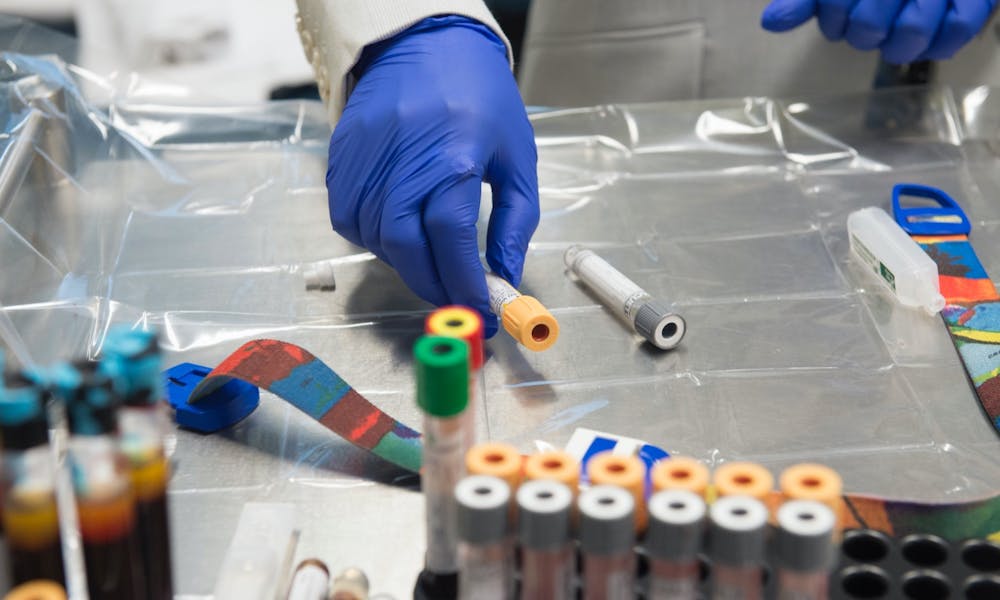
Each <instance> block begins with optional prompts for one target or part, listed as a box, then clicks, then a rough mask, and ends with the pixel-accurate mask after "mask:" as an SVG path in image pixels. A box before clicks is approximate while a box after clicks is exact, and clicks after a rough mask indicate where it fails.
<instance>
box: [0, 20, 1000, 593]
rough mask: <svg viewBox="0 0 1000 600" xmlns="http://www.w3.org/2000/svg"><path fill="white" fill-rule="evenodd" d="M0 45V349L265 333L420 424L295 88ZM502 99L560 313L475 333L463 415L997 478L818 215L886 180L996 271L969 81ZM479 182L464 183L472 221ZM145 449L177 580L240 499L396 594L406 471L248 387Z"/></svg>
mask: <svg viewBox="0 0 1000 600" xmlns="http://www.w3.org/2000/svg"><path fill="white" fill-rule="evenodd" d="M27 33H28V32H25V35H26V34H27ZM22 37H24V36H22ZM15 39H17V36H15ZM26 39H28V40H30V39H31V38H30V36H27V38H26ZM7 47H8V48H13V49H14V50H24V51H26V52H27V53H12V52H9V53H7V54H4V55H3V56H2V63H0V68H2V70H3V79H2V83H0V102H2V103H3V105H4V106H5V107H7V108H8V110H7V111H6V112H5V114H6V115H7V116H6V118H5V122H4V133H3V134H0V147H2V149H3V150H2V159H0V165H2V167H0V168H2V176H0V182H2V186H4V187H3V190H4V192H5V193H4V194H3V195H2V196H0V346H2V347H3V349H4V350H5V351H6V353H7V355H8V360H9V361H10V362H12V363H13V364H14V365H15V366H16V365H18V364H26V363H29V362H32V361H34V362H38V363H43V364H44V363H48V362H51V361H54V360H57V359H62V358H67V357H73V356H81V355H89V356H95V355H96V354H97V353H98V352H99V351H100V348H101V345H102V340H103V339H104V336H105V332H106V331H107V330H108V328H109V327H110V326H112V325H114V324H122V323H124V324H133V325H135V324H138V325H141V326H144V327H153V328H156V329H158V330H159V331H160V332H161V334H162V344H163V346H164V348H165V350H166V353H167V356H166V358H167V364H168V365H170V364H174V363H176V362H181V361H191V362H197V363H202V364H207V365H213V364H215V363H216V362H218V361H219V360H220V359H221V358H223V357H224V356H226V355H227V354H228V353H229V352H231V351H232V350H234V349H235V348H236V347H237V346H239V345H240V344H241V343H243V342H245V341H247V340H250V339H253V338H257V337H273V338H279V339H284V340H288V341H291V342H294V343H296V344H299V345H301V346H304V347H306V348H308V349H309V350H310V351H312V352H313V353H314V354H316V355H317V356H318V357H320V358H321V359H323V360H324V361H325V362H327V363H328V364H330V365H331V366H332V367H333V368H334V369H336V370H337V371H338V373H340V374H341V375H342V376H343V377H344V378H345V379H346V380H347V381H348V382H350V383H351V384H352V385H353V386H354V387H355V388H356V389H358V390H359V391H360V392H361V393H362V394H363V395H365V396H366V397H367V398H369V399H370V400H372V401H373V402H375V403H377V404H379V405H380V406H382V407H383V408H384V409H385V410H387V411H388V412H390V413H391V414H393V415H395V416H398V417H399V418H400V419H402V420H404V421H406V422H408V423H410V424H413V425H417V424H419V423H420V419H419V413H418V410H417V408H416V406H415V404H414V393H413V387H414V381H413V377H412V373H411V371H412V368H411V359H410V354H411V348H412V344H413V342H414V340H415V339H416V338H417V336H418V335H419V334H420V332H421V330H422V321H423V319H424V317H425V315H426V314H427V312H428V310H429V309H430V308H431V307H429V306H428V305H426V304H423V303H422V302H420V301H419V300H418V299H416V298H415V297H414V296H413V295H412V294H411V293H410V292H409V291H407V289H406V288H405V286H404V285H403V284H402V282H401V281H400V279H399V278H398V277H397V276H396V275H395V274H394V273H393V272H392V271H391V270H390V269H389V268H388V267H386V266H384V265H382V264H380V263H379V262H378V261H377V260H375V259H374V258H373V257H372V256H371V255H370V254H367V253H365V252H363V251H362V250H360V249H358V248H356V247H352V246H350V245H349V244H347V243H346V242H344V241H343V240H341V239H340V238H339V237H338V236H337V235H336V234H334V233H333V232H332V231H331V228H330V224H329V219H328V215H327V207H326V191H325V184H324V173H325V166H326V165H325V160H326V147H327V141H328V136H329V126H328V124H327V123H326V122H325V117H324V113H323V110H322V107H321V106H320V105H319V104H312V103H297V102H293V103H272V104H267V105H261V106H253V107H244V108H232V107H229V108H220V107H205V108H192V107H183V108H181V107H176V106H171V105H164V104H156V103H151V102H149V101H146V100H143V99H142V98H140V99H138V100H137V99H136V98H135V96H134V95H130V94H129V93H127V92H126V93H118V94H117V95H116V96H115V97H114V99H113V101H112V102H111V103H110V104H107V105H105V104H103V103H101V102H97V101H95V100H93V99H90V96H87V97H85V96H84V94H83V92H82V91H81V90H82V86H83V82H84V81H87V82H88V85H94V84H95V83H96V84H100V83H101V82H100V81H99V80H97V78H95V77H93V76H92V75H89V74H86V73H82V72H80V71H79V70H78V69H75V68H73V67H72V66H70V65H69V64H67V63H65V62H62V61H61V60H60V59H59V58H57V57H55V56H33V55H31V54H32V53H33V52H35V49H33V48H32V45H31V44H29V43H23V44H21V45H20V46H18V45H8V46H7ZM65 56H66V55H64V57H65ZM138 95H139V96H142V94H138ZM533 124H534V127H535V131H536V134H537V138H538V144H539V176H540V183H541V202H542V211H543V214H542V220H541V225H540V227H539V229H538V232H537V234H536V235H535V237H534V239H533V243H532V247H531V252H530V255H529V257H528V262H527V265H526V269H525V277H524V284H523V286H522V289H523V291H525V292H527V293H531V294H532V295H535V296H537V297H538V298H539V299H541V300H542V301H543V302H544V303H545V304H546V305H547V306H548V307H549V308H550V309H551V310H552V312H553V313H554V314H555V316H556V317H557V318H558V319H559V321H560V325H561V331H562V337H561V339H560V340H559V342H558V343H557V344H556V346H555V347H553V348H552V349H551V350H549V351H547V352H544V353H538V354H534V353H530V352H528V351H526V350H524V349H523V348H520V347H518V346H517V345H516V344H515V343H514V342H513V341H512V340H511V339H510V338H509V337H507V336H506V335H505V334H502V333H501V334H500V335H498V336H497V337H496V338H494V339H493V340H491V341H490V342H489V343H488V355H489V357H488V362H487V365H486V369H485V376H486V385H487V391H486V406H487V411H486V414H487V417H486V422H485V423H480V429H481V430H486V431H488V432H489V435H490V437H491V438H493V439H496V440H505V441H509V442H512V443H514V444H517V445H518V446H520V448H521V449H522V450H524V451H529V450H531V449H532V448H534V447H536V446H537V445H544V444H551V445H554V446H560V445H562V444H564V443H565V442H566V441H567V440H568V438H569V436H570V435H571V434H572V432H573V430H574V428H576V427H589V428H593V429H598V430H603V431H609V432H613V433H619V434H623V435H628V436H631V437H637V438H641V439H644V440H647V441H649V442H651V443H654V444H657V445H659V446H661V447H663V448H665V449H667V450H668V451H670V452H672V453H681V454H686V455H691V456H694V457H696V458H699V459H701V460H704V461H708V462H709V463H713V464H718V463H720V462H722V461H726V460H732V459H745V460H755V461H760V462H762V463H764V464H765V465H767V466H768V467H770V468H771V469H773V470H775V471H777V470H778V469H781V468H782V467H784V466H787V465H789V464H792V463H795V462H799V461H804V460H808V461H819V462H823V463H826V464H829V465H830V466H832V467H834V468H836V469H838V470H839V471H840V473H841V474H842V475H843V476H844V478H845V482H846V487H847V489H848V490H849V491H855V492H865V493H874V494H882V495H887V496H892V497H898V498H911V499H915V500H926V501H946V500H948V501H955V500H963V499H973V498H979V497H982V496H985V495H989V494H992V493H996V492H997V491H998V490H1000V464H998V462H997V459H996V457H997V456H998V450H1000V439H998V438H997V435H996V433H995V432H994V431H993V428H992V427H991V426H990V425H989V424H988V423H987V422H986V420H985V419H984V417H983V415H982V413H981V411H980V409H979V406H978V404H977V402H976V400H975V398H974V396H973V393H972V391H971V388H970V387H969V385H968V383H967V381H966V378H965V374H964V371H963V369H962V366H961V363H960V362H959V360H958V358H957V355H956V353H955V350H954V348H953V346H952V344H951V342H950V340H949V337H948V334H947V332H946V330H945V327H944V325H943V323H942V322H941V320H940V319H937V318H930V317H927V316H926V315H924V314H922V313H920V312H918V311H914V310H910V309H906V308H903V307H901V306H898V305H897V304H895V303H894V301H893V298H892V296H891V295H890V294H889V293H888V292H886V291H884V290H883V289H882V288H881V287H880V286H879V284H878V283H877V282H876V281H875V280H874V279H872V278H870V277H869V275H868V274H867V273H865V272H864V271H863V270H862V269H861V268H860V267H859V266H858V265H857V264H855V263H854V262H852V260H851V259H850V257H849V254H848V246H847V243H846V236H845V233H846V225H845V221H846V217H847V215H848V213H849V212H851V211H852V210H854V209H856V208H860V207H864V206H871V205H875V206H881V207H883V208H887V207H888V202H889V194H890V191H891V187H892V185H893V184H894V183H897V182H902V181H909V182H917V183H926V184H931V185H934V186H937V187H940V188H942V189H944V190H945V191H947V192H948V193H950V194H951V195H952V196H953V197H955V198H956V199H957V200H958V201H959V203H960V204H961V205H962V206H963V207H964V208H965V210H966V211H967V212H968V214H969V215H970V218H971V219H972V221H973V224H974V225H973V233H972V240H973V244H974V246H975V247H976V249H977V251H978V253H979V255H980V257H981V258H982V259H983V262H984V263H985V265H986V267H987V270H988V271H991V272H992V273H993V274H994V276H996V275H997V274H1000V235H998V234H1000V175H998V173H1000V169H998V167H1000V92H998V91H997V90H991V89H987V88H977V89H972V90H949V89H924V88H917V89H898V90H886V91H881V92H877V93H872V94H869V95H852V96H829V97H821V98H801V99H789V100H774V99H768V98H747V99H739V100H719V101H701V102H690V103H671V104H656V105H642V106H606V107H596V108H589V109H578V110H566V111H542V112H538V113H536V114H535V115H534V116H533ZM9 190H12V191H9ZM8 191H9V193H8ZM488 208H489V196H488V188H484V202H483V209H484V210H483V217H482V218H483V221H484V222H485V219H486V218H487V216H488ZM572 243H582V244H585V245H587V246H589V247H592V248H594V249H596V250H597V251H599V252H600V253H601V255H602V256H604V257H605V258H606V259H607V260H609V261H610V262H611V263H612V264H614V265H615V266H617V267H618V268H619V269H621V270H622V271H623V272H625V273H626V274H627V275H628V276H630V277H631V278H633V279H634V280H635V281H636V282H638V283H639V284H640V285H642V286H643V287H645V288H646V289H647V290H648V291H650V292H651V293H653V294H654V295H656V296H659V297H662V298H666V299H668V300H669V301H672V302H674V303H675V308H676V310H677V311H678V312H680V313H681V314H682V315H683V316H684V317H685V318H686V320H687V322H688V327H689V329H688V334H687V337H686V338H685V339H684V341H683V343H682V345H681V346H680V348H678V349H677V350H675V351H673V352H669V353H662V352H658V351H655V350H653V349H651V348H649V347H648V346H646V345H643V344H642V343H641V341H640V340H639V339H638V338H637V337H634V336H633V335H631V334H630V333H629V331H628V330H627V329H626V328H625V327H624V326H623V325H622V324H621V323H620V322H618V321H616V320H615V319H614V317H613V316H612V315H611V314H610V313H609V312H608V311H606V310H605V309H603V308H602V307H601V306H599V305H598V303H597V302H596V300H595V299H594V298H593V297H592V296H589V295H588V294H587V293H586V292H585V291H584V290H583V289H582V288H581V287H579V286H578V285H577V284H575V283H574V282H573V281H571V280H570V279H569V278H567V276H566V275H565V273H564V268H563V265H562V253H563V251H564V249H565V248H566V247H567V246H568V245H570V244H572ZM327 260H332V261H333V265H334V269H335V271H336V277H337V288H336V291H334V292H316V291H307V290H306V286H305V283H304V277H303V273H304V272H305V270H306V269H308V268H309V267H310V266H313V265H314V264H316V263H318V262H320V261H327ZM994 280H995V281H996V279H994ZM174 458H175V460H176V461H177V469H176V473H175V475H174V477H173V480H172V483H171V486H170V499H171V510H172V512H171V514H172V518H173V523H174V531H173V535H174V540H175V546H174V548H175V564H176V581H177V588H178V591H179V592H181V593H183V594H186V595H193V596H198V595H204V594H208V593H210V592H211V589H212V585H213V582H214V579H215V574H216V572H217V570H218V567H219V564H220V562H221V559H222V555H223V553H224V551H225V548H226V546H227V545H228V543H229V538H230V536H231V535H232V532H233V530H234V528H235V525H236V521H237V519H238V516H239V512H240V509H241V507H242V505H243V504H244V503H245V502H247V501H288V502H293V503H295V504H296V507H297V511H298V513H297V514H298V519H299V525H300V527H301V528H302V537H301V539H300V542H299V546H298V558H299V559H301V558H305V557H309V556H317V557H320V558H322V559H323V560H325V561H326V562H327V563H328V564H330V565H331V567H332V570H334V571H337V570H339V569H340V568H343V567H346V566H349V565H356V566H359V567H361V568H362V569H364V570H365V571H366V572H367V573H368V574H369V577H370V578H371V580H372V584H373V589H374V591H376V592H388V593H391V594H394V595H396V596H397V597H407V596H408V595H409V590H410V589H411V588H412V583H413V581H414V579H415V576H416V573H417V571H418V570H419V568H420V565H421V562H422V544H421V542H420V540H421V536H422V531H421V525H420V523H421V522H422V520H421V518H420V512H421V510H422V501H421V498H420V496H419V494H417V493H415V491H414V483H415V479H414V478H413V477H412V476H407V475H406V474H405V473H402V472H400V471H397V470H396V469H395V468H393V467H391V466H388V465H386V464H383V463H381V462H379V461H377V460H376V459H374V458H372V457H369V456H366V455H364V454H363V453H361V451H359V450H357V449H355V448H354V447H352V446H350V445H349V444H348V443H346V442H344V441H342V440H340V439H336V438H335V437H333V436H332V435H331V434H330V433H329V432H327V431H326V430H325V429H323V428H322V427H321V426H320V425H318V424H316V423H314V422H311V421H310V420H309V419H308V418H307V417H305V416H304V415H303V414H301V413H299V412H298V411H297V410H295V409H293V408H290V407H289V406H287V405H285V404H283V403H281V402H280V401H279V400H277V399H275V398H274V397H273V396H270V395H267V394H265V395H264V397H263V398H262V402H261V406H260V408H259V409H258V410H257V411H256V412H255V413H254V414H253V415H252V416H251V417H250V418H249V419H247V420H246V421H244V422H242V423H240V424H239V425H237V426H236V427H234V428H232V429H230V430H227V431H225V432H223V433H220V434H217V435H212V436H201V435H197V434H193V433H189V432H183V431H182V432H179V433H178V440H177V447H176V452H175V454H174ZM403 542H411V543H403Z"/></svg>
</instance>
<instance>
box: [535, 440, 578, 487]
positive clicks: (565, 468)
mask: <svg viewBox="0 0 1000 600" xmlns="http://www.w3.org/2000/svg"><path fill="white" fill-rule="evenodd" d="M524 478H525V479H527V480H529V481H532V480H535V479H551V480H555V481H558V482H559V483H562V484H565V485H566V486H567V487H568V488H569V489H570V490H571V491H572V492H573V493H574V494H576V492H577V487H578V486H579V484H580V463H579V462H577V460H576V458H574V457H573V456H572V455H571V454H569V453H568V452H563V451H562V450H551V451H548V452H539V453H538V454H532V455H531V456H529V457H528V459H527V460H525V461H524Z"/></svg>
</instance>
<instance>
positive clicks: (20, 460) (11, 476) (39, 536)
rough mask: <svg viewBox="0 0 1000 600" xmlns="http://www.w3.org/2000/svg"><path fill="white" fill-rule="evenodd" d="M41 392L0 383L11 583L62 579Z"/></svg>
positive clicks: (21, 381) (20, 383)
mask: <svg viewBox="0 0 1000 600" xmlns="http://www.w3.org/2000/svg"><path fill="white" fill-rule="evenodd" d="M45 395H46V394H45V392H43V390H42V389H41V388H40V387H39V386H37V385H36V384H34V383H33V382H31V381H29V380H28V379H26V378H24V377H21V376H14V377H11V378H9V379H8V380H7V382H6V385H3V386H0V438H2V441H3V454H2V459H0V465H2V470H3V475H2V482H3V487H2V496H0V497H2V499H3V503H2V514H3V530H4V532H5V533H6V536H7V551H8V555H9V556H8V558H9V564H10V569H11V577H12V583H13V584H14V585H17V584H21V583H26V582H28V581H32V580H39V579H44V580H49V581H53V582H57V583H59V584H60V585H62V584H64V583H65V571H64V570H63V555H62V536H61V535H60V532H59V515H58V510H57V508H56V476H55V463H54V460H53V455H52V451H51V448H50V446H49V427H48V420H47V419H46V410H45Z"/></svg>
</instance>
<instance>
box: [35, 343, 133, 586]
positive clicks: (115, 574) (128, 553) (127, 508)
mask: <svg viewBox="0 0 1000 600" xmlns="http://www.w3.org/2000/svg"><path fill="white" fill-rule="evenodd" d="M54 375H55V382H56V385H57V387H58V393H59V395H60V396H61V397H62V399H63V401H64V402H65V403H66V414H67V417H68V422H69V432H70V439H69V463H70V472H71V473H72V480H73V491H74V494H75V496H76V509H77V515H78V517H79V521H80V538H81V540H82V542H83V557H84V562H85V564H86V574H87V588H88V593H89V595H90V597H91V598H100V599H101V600H132V599H134V598H143V597H145V590H146V587H145V582H144V579H143V572H142V553H141V549H140V547H139V532H138V530H137V528H136V506H135V496H134V494H133V492H132V482H131V477H130V469H129V466H128V461H127V459H126V458H125V456H124V455H123V454H122V452H121V449H120V447H119V445H118V443H117V433H118V415H117V410H118V406H119V402H120V401H119V399H118V397H117V396H116V395H115V394H114V390H113V387H112V383H111V380H110V378H109V377H108V376H107V374H105V373H102V372H99V371H98V370H97V365H96V364H95V363H77V364H74V365H73V366H69V365H60V366H59V367H57V369H56V370H55V371H54Z"/></svg>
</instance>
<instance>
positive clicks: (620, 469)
mask: <svg viewBox="0 0 1000 600" xmlns="http://www.w3.org/2000/svg"><path fill="white" fill-rule="evenodd" d="M587 478H588V479H589V480H590V484H591V485H616V486H618V487H620V488H624V489H625V490H628V493H630V494H632V500H634V501H635V509H634V514H635V530H636V532H637V533H640V534H641V533H642V532H643V531H645V530H646V521H647V515H646V465H645V464H644V463H643V462H642V461H641V460H639V458H638V457H636V456H632V455H628V454H614V453H612V452H611V451H610V450H608V451H605V452H601V453H600V454H598V455H596V456H594V457H593V458H591V459H590V460H589V461H587Z"/></svg>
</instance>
